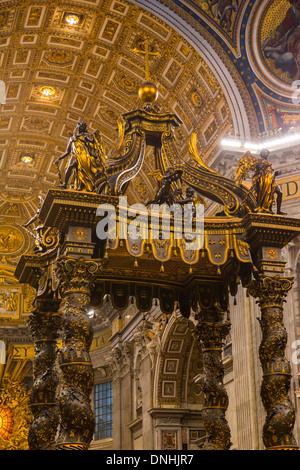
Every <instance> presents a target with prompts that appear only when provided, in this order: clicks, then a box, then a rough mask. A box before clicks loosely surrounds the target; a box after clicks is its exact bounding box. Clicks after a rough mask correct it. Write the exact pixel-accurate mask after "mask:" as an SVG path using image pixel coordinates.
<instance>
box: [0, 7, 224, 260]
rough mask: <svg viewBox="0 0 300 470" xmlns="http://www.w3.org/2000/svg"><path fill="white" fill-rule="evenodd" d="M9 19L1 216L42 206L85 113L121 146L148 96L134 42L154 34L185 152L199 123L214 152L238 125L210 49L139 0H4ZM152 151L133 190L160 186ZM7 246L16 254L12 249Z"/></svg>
mask: <svg viewBox="0 0 300 470" xmlns="http://www.w3.org/2000/svg"><path fill="white" fill-rule="evenodd" d="M0 26H1V37H0V51H1V52H0V64H1V70H0V78H1V79H2V80H4V82H5V83H6V87H7V97H6V104H5V105H2V106H1V114H0V157H1V159H0V169H1V174H0V189H1V194H2V196H1V202H0V203H1V206H0V215H1V222H2V224H3V223H4V224H8V225H10V224H11V223H12V221H14V223H15V224H19V223H22V222H23V223H24V221H25V220H27V219H28V218H29V217H30V216H32V215H33V213H34V212H35V210H36V207H37V203H38V198H37V196H38V195H42V196H43V195H45V194H46V193H47V190H48V189H49V188H51V187H54V186H55V185H57V184H58V178H57V173H56V168H55V166H53V161H54V160H55V159H56V158H57V157H58V156H59V155H61V154H62V153H63V152H64V151H65V148H66V144H67V141H68V138H69V137H70V135H71V134H72V133H73V131H74V128H75V126H76V123H77V121H78V120H84V121H86V122H87V124H88V126H89V128H90V129H91V130H95V129H99V130H100V132H101V134H102V137H103V141H104V145H105V148H106V150H107V153H108V155H109V154H110V152H112V150H113V148H114V147H115V146H116V143H117V140H118V132H117V119H118V117H120V116H121V115H122V114H123V113H126V112H128V111H130V110H133V109H136V108H138V107H140V106H141V105H142V103H141V102H139V99H138V93H137V91H138V88H139V86H140V84H141V83H143V82H144V81H145V68H144V59H143V57H141V56H138V55H137V54H136V53H134V52H133V49H134V48H135V47H141V44H142V43H143V41H144V40H145V39H148V40H149V41H150V44H151V47H152V48H153V49H154V50H155V51H157V52H159V53H160V57H158V58H157V57H153V58H152V59H151V62H150V74H151V79H152V80H153V81H155V83H157V84H158V86H159V99H158V102H157V104H158V105H159V106H161V108H162V110H164V111H170V112H173V113H175V114H177V115H178V116H179V117H180V119H181V120H182V122H183V125H182V127H181V128H180V129H179V130H178V132H177V136H176V137H177V142H178V146H179V148H180V153H181V155H182V158H183V159H186V158H189V154H188V140H189V136H190V134H191V132H192V131H198V141H199V150H200V151H201V150H202V155H203V157H204V158H205V159H208V160H209V159H210V157H211V156H212V155H213V153H214V152H216V145H217V141H218V139H219V138H220V136H222V135H223V134H224V133H225V132H226V131H227V130H228V129H230V128H231V127H232V119H231V114H230V109H229V106H228V103H227V102H226V98H225V96H224V93H223V91H222V88H221V85H220V84H219V83H218V80H217V78H216V76H215V75H214V73H213V71H212V70H211V69H210V68H209V67H208V66H207V64H206V62H205V60H204V59H203V58H202V57H201V55H200V54H199V53H198V52H196V50H195V49H193V47H191V46H190V45H189V43H188V42H187V40H186V39H184V38H183V37H182V36H181V35H180V34H179V33H178V32H176V31H175V30H174V29H173V28H172V27H170V26H169V25H168V24H166V23H165V22H163V21H162V20H160V19H159V18H158V17H156V16H154V15H153V14H151V13H149V12H148V11H146V10H144V9H143V8H141V7H139V6H137V5H135V4H132V3H131V2H124V1H119V0H90V1H79V0H78V1H68V2H58V1H52V2H47V1H37V2H35V3H34V4H32V3H31V2H27V1H19V2H17V3H16V2H2V3H1V14H0ZM149 152H150V153H149V156H148V160H147V164H146V166H145V168H144V171H143V173H141V174H140V175H139V177H138V178H137V179H136V180H135V181H134V185H132V187H131V189H130V194H129V196H130V197H131V199H132V200H134V199H137V197H139V199H141V198H142V199H145V200H147V199H148V198H149V196H151V195H152V194H153V188H154V187H155V184H156V183H155V180H154V179H153V177H149V176H148V173H150V171H151V169H152V155H151V151H149ZM0 235H1V233H0ZM3 235H4V238H5V234H3ZM18 235H19V234H18ZM23 235H24V236H25V237H26V236H27V234H26V233H24V234H23ZM0 251H1V252H3V255H4V256H5V258H6V259H7V258H10V259H11V261H13V260H14V256H13V250H12V251H11V253H9V249H7V250H6V252H5V247H4V248H3V247H2V249H1V247H0ZM9 254H10V256H8V255H9ZM15 255H16V256H18V255H19V253H18V251H15Z"/></svg>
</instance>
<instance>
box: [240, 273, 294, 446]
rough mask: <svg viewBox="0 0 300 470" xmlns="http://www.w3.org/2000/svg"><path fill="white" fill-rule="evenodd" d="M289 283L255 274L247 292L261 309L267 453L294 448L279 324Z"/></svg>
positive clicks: (284, 338) (288, 370) (282, 330)
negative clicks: (255, 299) (256, 299)
mask: <svg viewBox="0 0 300 470" xmlns="http://www.w3.org/2000/svg"><path fill="white" fill-rule="evenodd" d="M292 284H293V282H292V278H282V277H279V276H274V277H271V276H265V275H262V274H259V275H257V276H256V278H255V279H254V280H253V281H252V282H251V284H250V286H248V293H249V294H250V295H252V296H253V297H256V298H258V301H257V302H258V304H259V306H260V309H261V319H260V320H259V322H260V326H261V330H262V341H261V344H260V348H259V358H260V362H261V365H262V369H263V381H262V385H261V398H262V402H263V405H264V407H265V410H266V412H267V417H266V421H265V424H264V428H263V441H264V444H265V446H266V448H267V449H269V450H277V449H278V450H284V449H287V450H295V449H296V450H297V449H298V447H297V443H296V441H295V438H294V436H293V428H294V424H295V409H294V405H293V403H292V402H291V400H290V398H289V396H288V393H289V389H290V380H291V367H290V363H289V361H288V360H287V359H286V357H285V349H286V344H287V332H286V329H285V327H284V324H283V303H284V302H285V300H284V299H285V297H286V295H287V293H288V291H289V290H290V289H291V287H292Z"/></svg>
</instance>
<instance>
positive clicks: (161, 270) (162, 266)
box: [160, 263, 165, 273]
mask: <svg viewBox="0 0 300 470" xmlns="http://www.w3.org/2000/svg"><path fill="white" fill-rule="evenodd" d="M160 272H161V273H164V272H165V267H164V265H163V263H161V267H160Z"/></svg>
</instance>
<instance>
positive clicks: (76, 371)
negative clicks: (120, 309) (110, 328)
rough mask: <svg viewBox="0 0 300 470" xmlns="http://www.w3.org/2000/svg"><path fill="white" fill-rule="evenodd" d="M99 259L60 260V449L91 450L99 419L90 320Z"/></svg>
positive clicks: (58, 272) (57, 446)
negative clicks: (94, 404) (94, 394)
mask: <svg viewBox="0 0 300 470" xmlns="http://www.w3.org/2000/svg"><path fill="white" fill-rule="evenodd" d="M95 269H97V265H96V263H93V262H92V261H87V260H84V259H71V258H64V257H63V258H62V259H60V260H59V261H58V263H57V276H58V277H59V279H60V289H61V295H62V303H61V308H60V310H61V312H62V317H63V331H64V333H63V344H62V347H61V349H60V350H59V354H58V359H59V365H60V368H61V371H62V382H61V384H60V389H59V394H58V398H57V400H58V407H59V413H60V427H59V435H58V439H57V443H56V448H57V449H58V450H87V449H88V448H89V444H90V442H91V440H92V437H93V433H94V427H95V420H94V415H93V411H92V408H91V404H90V395H91V392H92V389H93V385H94V372H93V367H92V363H91V359H90V355H89V349H90V345H91V343H92V339H93V330H92V327H91V326H90V324H89V322H88V317H87V310H88V308H89V302H90V290H91V286H92V279H93V270H95Z"/></svg>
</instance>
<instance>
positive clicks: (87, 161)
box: [53, 122, 107, 192]
mask: <svg viewBox="0 0 300 470" xmlns="http://www.w3.org/2000/svg"><path fill="white" fill-rule="evenodd" d="M68 156H70V158H69V161H68V164H67V165H66V170H65V180H64V182H61V187H62V188H64V189H66V188H67V186H68V184H69V181H70V178H71V176H72V175H73V173H74V175H75V178H74V183H73V188H74V189H76V190H78V191H89V192H92V191H95V188H96V181H97V182H98V181H99V178H101V177H102V176H103V178H104V179H106V180H107V176H106V155H105V151H104V148H103V144H102V140H101V137H100V134H99V131H95V132H93V133H92V134H90V133H89V132H88V128H87V124H86V123H85V122H78V123H77V126H76V130H75V132H74V134H73V135H72V137H70V139H69V142H68V145H67V149H66V151H65V152H64V153H63V154H62V155H61V156H60V157H59V158H58V159H57V160H55V162H54V163H53V164H54V165H57V167H58V164H59V162H60V161H61V160H63V159H65V158H66V157H68Z"/></svg>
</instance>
